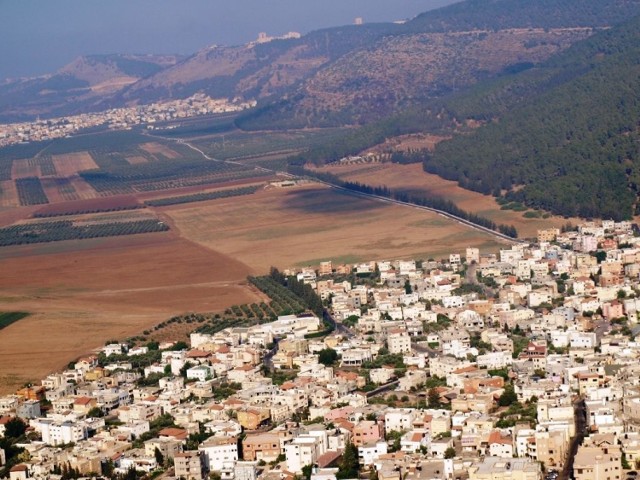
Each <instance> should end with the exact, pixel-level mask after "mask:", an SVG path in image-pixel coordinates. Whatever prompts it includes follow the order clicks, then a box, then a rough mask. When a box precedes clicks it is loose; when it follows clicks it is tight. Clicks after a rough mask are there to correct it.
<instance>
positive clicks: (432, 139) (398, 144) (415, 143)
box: [363, 133, 451, 153]
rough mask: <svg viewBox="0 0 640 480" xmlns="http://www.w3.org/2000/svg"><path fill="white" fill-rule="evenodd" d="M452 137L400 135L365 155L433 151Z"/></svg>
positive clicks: (366, 151)
mask: <svg viewBox="0 0 640 480" xmlns="http://www.w3.org/2000/svg"><path fill="white" fill-rule="evenodd" d="M448 138H451V137H444V136H441V135H430V134H428V133H415V134H411V135H400V136H398V137H393V138H389V139H387V140H386V141H385V142H384V143H381V144H379V145H376V146H374V147H371V148H369V149H367V150H365V151H364V152H363V153H385V152H389V151H399V152H407V151H410V150H423V149H426V150H429V151H431V150H433V149H434V148H435V146H436V145H437V144H438V143H440V142H441V141H443V140H447V139H448Z"/></svg>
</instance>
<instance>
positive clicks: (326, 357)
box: [318, 348, 338, 367]
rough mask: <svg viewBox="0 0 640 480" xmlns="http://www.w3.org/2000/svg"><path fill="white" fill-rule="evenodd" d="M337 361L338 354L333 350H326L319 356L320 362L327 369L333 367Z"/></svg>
mask: <svg viewBox="0 0 640 480" xmlns="http://www.w3.org/2000/svg"><path fill="white" fill-rule="evenodd" d="M336 360H338V352H336V351H335V350H334V349H333V348H325V349H324V350H321V351H320V353H319V354H318V361H319V362H320V363H321V364H323V365H325V366H327V367H328V366H330V365H333V364H334V363H335V362H336Z"/></svg>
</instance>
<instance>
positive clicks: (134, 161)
mask: <svg viewBox="0 0 640 480" xmlns="http://www.w3.org/2000/svg"><path fill="white" fill-rule="evenodd" d="M127 162H129V163H130V164H131V165H139V164H141V163H147V162H148V160H147V159H146V158H144V157H141V156H135V157H127Z"/></svg>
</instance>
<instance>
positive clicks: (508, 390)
mask: <svg viewBox="0 0 640 480" xmlns="http://www.w3.org/2000/svg"><path fill="white" fill-rule="evenodd" d="M517 401H518V395H516V392H515V391H514V389H513V385H512V384H511V383H507V384H506V385H505V387H504V392H502V395H500V398H499V399H498V405H500V406H501V407H508V406H509V405H511V404H513V403H516V402H517Z"/></svg>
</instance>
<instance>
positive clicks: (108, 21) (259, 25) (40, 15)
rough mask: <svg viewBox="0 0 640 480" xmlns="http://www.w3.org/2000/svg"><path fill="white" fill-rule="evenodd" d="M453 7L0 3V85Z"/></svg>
mask: <svg viewBox="0 0 640 480" xmlns="http://www.w3.org/2000/svg"><path fill="white" fill-rule="evenodd" d="M455 1H457V0H346V1H345V0H325V1H323V2H310V1H305V0H269V1H268V2H267V1H264V0H235V1H231V0H216V1H212V0H187V1H181V2H178V1H175V0H137V1H135V2H131V1H130V0H109V2H98V1H93V0H58V1H56V2H43V1H38V0H21V1H19V2H15V1H11V0H0V17H1V18H2V19H3V22H2V29H0V57H1V58H2V59H3V61H2V63H0V79H5V78H8V77H21V76H36V75H43V74H46V73H51V72H54V71H55V70H57V69H59V68H61V67H62V66H64V65H65V64H67V63H69V62H70V61H72V60H73V59H74V58H76V57H78V56H80V55H89V54H107V53H136V54H145V53H167V54H173V53H175V54H192V53H195V52H196V51H197V50H199V49H200V48H203V47H205V46H207V45H211V44H220V45H237V44H243V43H247V42H249V41H251V40H253V39H255V38H257V36H258V33H259V32H267V33H268V34H269V35H282V34H284V33H286V32H289V31H297V32H300V33H302V34H304V33H307V32H309V31H312V30H316V29H319V28H326V27H332V26H339V25H346V24H351V23H353V21H354V19H355V18H356V17H362V18H363V19H364V21H365V23H370V22H390V21H394V20H400V19H406V18H412V17H414V16H415V15H417V14H419V13H421V12H424V11H427V10H431V9H434V8H438V7H441V6H444V5H448V4H451V3H454V2H455Z"/></svg>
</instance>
